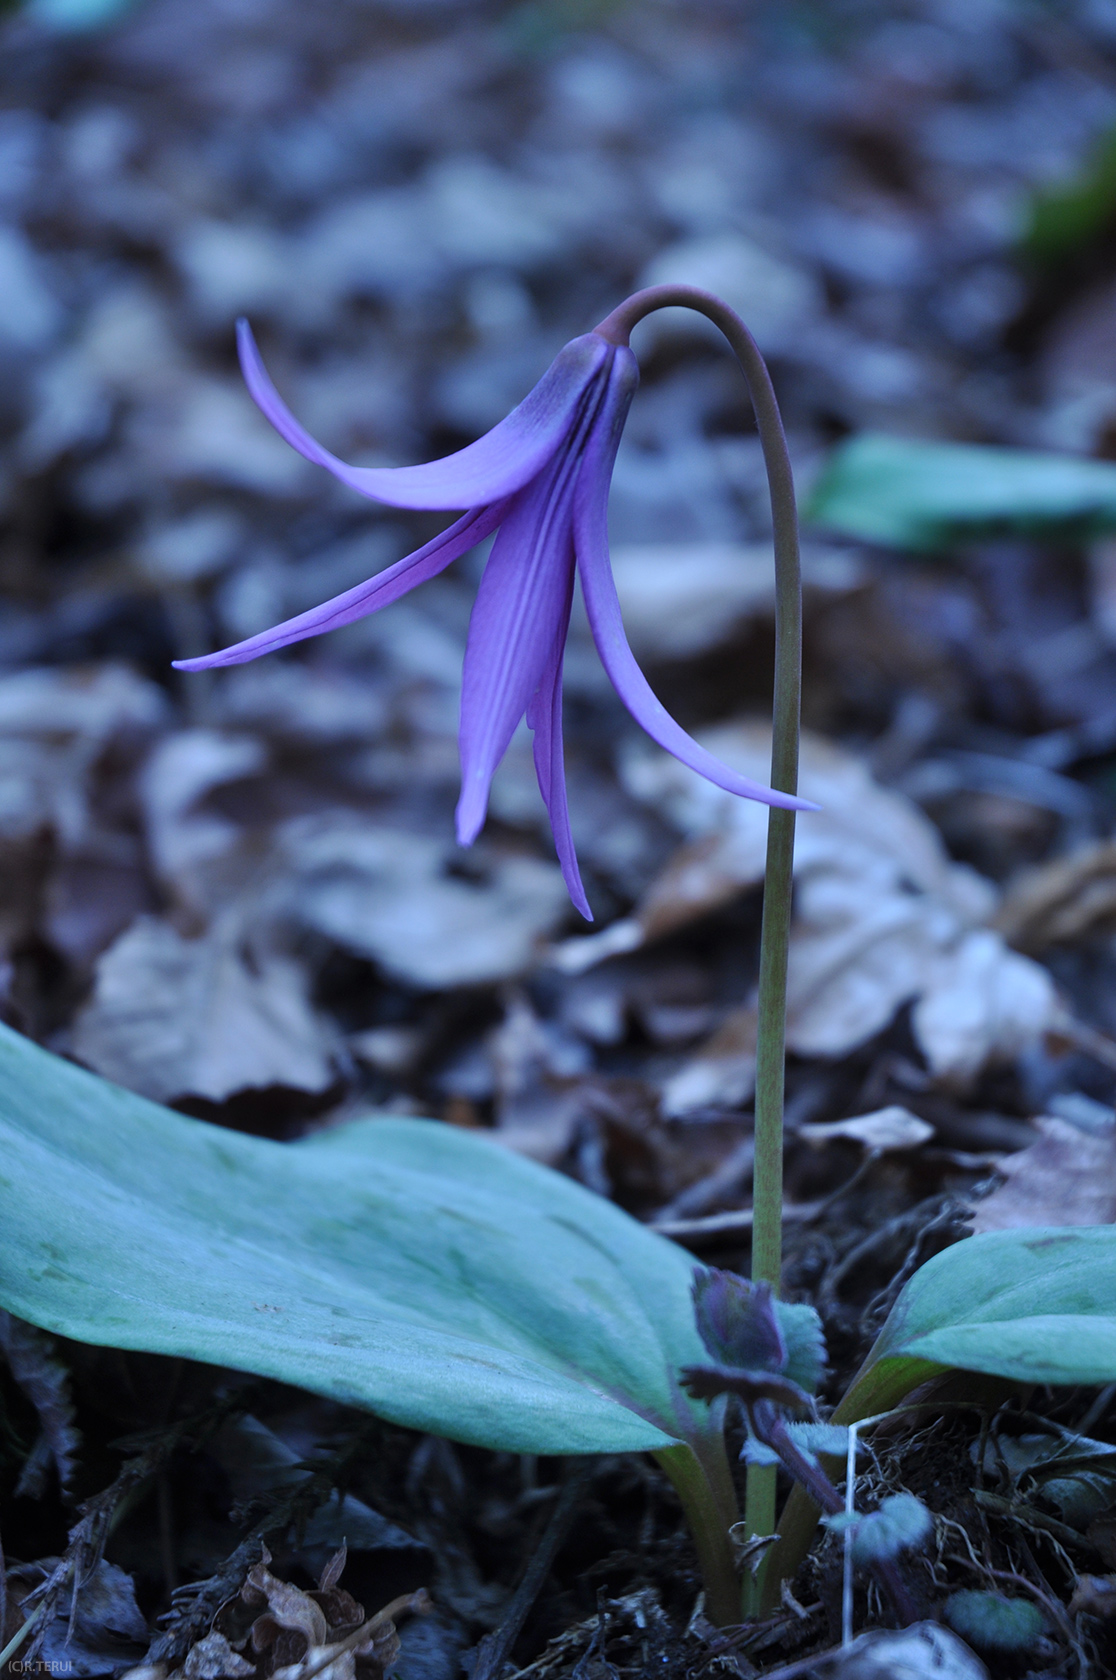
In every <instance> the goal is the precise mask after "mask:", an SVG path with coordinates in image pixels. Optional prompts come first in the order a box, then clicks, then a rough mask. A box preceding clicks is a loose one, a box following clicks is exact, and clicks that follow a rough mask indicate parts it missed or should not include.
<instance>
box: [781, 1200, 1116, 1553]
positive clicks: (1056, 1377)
mask: <svg viewBox="0 0 1116 1680" xmlns="http://www.w3.org/2000/svg"><path fill="white" fill-rule="evenodd" d="M951 1368H952V1369H957V1370H962V1371H975V1372H981V1373H983V1374H984V1375H986V1376H994V1377H1006V1378H1008V1379H1010V1380H1012V1381H1015V1382H1021V1383H1068V1384H1077V1383H1110V1382H1116V1226H1114V1225H1070V1226H1065V1227H1054V1226H1052V1227H1031V1228H1020V1229H1017V1230H1010V1231H985V1232H982V1233H981V1234H980V1235H979V1236H975V1237H966V1238H965V1240H964V1241H962V1242H959V1243H955V1244H954V1245H953V1246H952V1247H951V1248H947V1249H944V1250H943V1251H942V1253H941V1254H936V1255H935V1256H934V1258H933V1259H932V1260H928V1261H927V1262H926V1264H925V1266H920V1267H919V1269H918V1271H917V1272H915V1274H914V1276H913V1277H912V1278H911V1279H910V1280H909V1281H908V1282H907V1283H906V1284H905V1285H904V1287H903V1290H902V1292H901V1294H900V1296H899V1299H898V1300H897V1301H896V1303H895V1305H894V1307H893V1308H892V1310H891V1313H890V1315H889V1317H888V1320H887V1323H886V1324H885V1325H884V1327H883V1329H882V1330H881V1332H880V1335H879V1337H878V1339H877V1341H876V1344H875V1346H874V1347H873V1349H872V1351H871V1353H870V1354H869V1355H868V1358H867V1359H866V1360H865V1363H864V1366H863V1368H862V1370H861V1372H860V1374H859V1376H858V1377H857V1378H856V1380H855V1381H854V1383H853V1385H852V1387H851V1388H850V1389H849V1390H848V1392H847V1393H846V1395H845V1397H844V1399H843V1400H842V1401H841V1403H840V1405H839V1406H838V1407H837V1409H836V1411H835V1412H834V1414H833V1418H832V1421H833V1423H835V1424H849V1423H856V1422H858V1421H859V1420H860V1419H861V1418H866V1417H871V1416H874V1415H875V1414H876V1413H879V1412H884V1411H887V1410H889V1409H890V1408H891V1407H892V1406H895V1405H897V1404H898V1403H899V1402H900V1401H901V1400H902V1399H903V1398H904V1397H905V1396H906V1395H908V1394H909V1393H910V1392H911V1390H912V1389H913V1388H916V1387H917V1386H918V1384H919V1383H921V1382H924V1381H925V1380H926V1379H927V1378H928V1377H932V1376H936V1375H938V1374H939V1373H940V1372H942V1371H945V1370H949V1369H951ZM830 1467H831V1469H832V1471H833V1472H834V1473H835V1474H839V1473H840V1469H841V1466H840V1464H838V1463H837V1462H835V1461H833V1460H831V1461H830ZM816 1525H817V1509H816V1507H815V1506H814V1505H813V1504H812V1503H811V1502H810V1500H809V1499H808V1498H807V1496H806V1495H805V1494H804V1493H803V1491H802V1489H801V1488H796V1489H795V1490H794V1491H793V1492H792V1494H791V1497H790V1499H789V1501H788V1502H787V1507H786V1510H785V1511H784V1513H783V1516H782V1518H781V1520H780V1523H779V1533H780V1541H779V1545H778V1546H777V1547H776V1548H775V1549H774V1551H773V1552H772V1554H771V1557H772V1562H771V1563H770V1565H769V1568H770V1569H771V1570H772V1571H773V1572H774V1573H775V1575H776V1577H778V1576H779V1575H787V1574H793V1573H794V1571H795V1569H797V1567H798V1564H799V1563H800V1562H801V1560H802V1559H803V1558H804V1557H805V1555H806V1552H807V1550H808V1548H809V1545H810V1540H811V1537H812V1535H813V1533H814V1529H815V1527H816Z"/></svg>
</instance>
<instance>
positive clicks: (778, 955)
mask: <svg viewBox="0 0 1116 1680" xmlns="http://www.w3.org/2000/svg"><path fill="white" fill-rule="evenodd" d="M668 305H681V306H683V307H684V308H687V309H696V310H697V311H698V312H699V313H700V314H702V315H705V316H707V317H708V319H709V320H710V321H712V322H713V324H714V325H715V326H717V327H719V328H720V330H721V331H722V332H723V333H724V335H725V337H726V339H727V340H728V342H729V344H730V346H731V347H732V350H733V352H734V353H735V355H736V359H737V361H738V362H739V363H740V366H741V369H742V370H743V373H744V377H745V379H746V380H747V382H748V389H749V391H750V393H751V398H752V407H753V410H754V412H755V416H756V427H757V429H758V431H759V438H760V444H761V447H762V449H763V460H764V466H765V467H766V469H767V482H768V487H769V492H770V496H771V523H772V528H773V533H774V540H775V693H774V705H773V711H772V734H771V786H772V787H773V788H777V789H778V790H779V792H780V793H791V794H793V793H797V792H798V739H799V728H800V718H801V695H802V574H801V565H800V561H799V552H798V515H797V511H796V507H795V497H794V478H793V475H792V473H791V464H790V455H789V453H788V451H787V440H786V434H785V432H784V431H783V422H782V419H781V417H780V414H779V405H778V403H777V402H776V400H775V392H774V389H773V387H772V384H771V375H770V374H769V373H768V371H767V364H766V362H765V361H764V359H763V357H762V355H761V354H760V351H759V346H758V345H757V344H756V341H755V339H754V338H753V337H752V335H751V333H750V332H749V331H748V329H747V327H746V326H745V325H744V323H743V321H742V320H741V319H740V317H739V315H737V314H736V313H735V312H734V311H733V310H732V309H730V308H729V307H728V305H727V304H726V303H723V302H722V301H721V299H720V298H718V297H714V296H713V295H712V294H711V293H709V292H703V291H700V290H699V289H698V288H697V287H696V286H649V287H648V288H647V289H646V290H645V291H642V292H636V293H634V294H633V296H632V297H630V298H628V299H627V300H626V301H625V302H624V303H622V304H621V305H620V306H619V308H618V309H615V310H613V312H612V314H611V315H609V316H607V317H606V319H605V320H603V321H602V322H601V324H600V326H598V327H597V328H596V331H597V333H598V334H599V335H600V336H601V337H602V338H605V339H608V340H609V341H610V342H611V343H614V344H627V342H628V337H629V335H630V333H631V330H632V328H633V327H634V326H635V325H636V323H637V322H638V321H641V320H642V319H643V317H644V316H645V315H648V314H650V313H651V311H652V310H654V309H663V308H665V307H667V306H668ZM794 816H795V814H794V812H793V811H783V810H777V809H775V808H774V807H772V808H770V809H769V812H768V820H767V867H766V873H765V875H764V887H763V924H762V932H761V936H760V975H759V1022H758V1039H757V1047H756V1120H755V1145H756V1157H755V1176H754V1180H753V1185H754V1188H753V1209H754V1212H753V1224H752V1277H753V1278H754V1279H755V1280H756V1281H757V1282H764V1283H769V1284H770V1285H771V1287H772V1289H773V1290H775V1292H776V1293H778V1290H779V1284H780V1279H781V1273H782V1232H783V1223H782V1221H783V1091H784V1070H785V1059H786V1019H787V949H788V945H789V940H790V916H791V891H792V871H793V862H794ZM775 1495H776V1489H775V1469H774V1467H773V1466H769V1465H761V1464H750V1465H749V1466H748V1482H747V1500H746V1505H745V1515H744V1520H745V1524H746V1526H747V1529H748V1532H749V1533H750V1534H772V1533H773V1532H774V1530H775ZM762 1573H763V1569H762V1566H761V1570H760V1571H759V1575H758V1577H757V1583H756V1590H757V1603H758V1591H759V1589H760V1587H761V1586H762Z"/></svg>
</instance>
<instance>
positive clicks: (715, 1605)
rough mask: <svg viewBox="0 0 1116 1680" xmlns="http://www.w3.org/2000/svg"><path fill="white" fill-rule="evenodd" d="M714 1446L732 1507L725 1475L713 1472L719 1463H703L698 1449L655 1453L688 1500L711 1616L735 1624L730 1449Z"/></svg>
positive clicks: (666, 1449) (737, 1616)
mask: <svg viewBox="0 0 1116 1680" xmlns="http://www.w3.org/2000/svg"><path fill="white" fill-rule="evenodd" d="M714 1444H715V1445H716V1447H717V1448H718V1449H719V1452H720V1459H721V1463H722V1465H723V1468H724V1477H723V1480H724V1481H725V1482H726V1483H727V1488H728V1499H729V1501H730V1505H729V1508H728V1510H727V1511H726V1503H725V1489H724V1488H723V1487H718V1486H716V1485H714V1484H715V1482H720V1481H721V1480H722V1478H721V1476H720V1475H718V1474H716V1471H715V1470H714V1475H713V1476H712V1477H711V1476H710V1474H709V1471H710V1469H712V1468H713V1466H711V1465H709V1464H706V1463H703V1462H702V1460H701V1459H699V1458H698V1456H697V1454H696V1453H695V1452H694V1450H693V1448H692V1447H689V1446H686V1445H679V1446H677V1447H664V1448H663V1450H662V1451H661V1452H657V1453H656V1454H655V1457H656V1459H657V1460H658V1462H659V1464H660V1465H661V1466H662V1468H663V1469H664V1470H665V1471H666V1473H667V1475H668V1476H669V1477H670V1480H671V1482H672V1483H673V1485H674V1491H675V1492H676V1493H677V1495H678V1497H679V1499H680V1500H681V1501H682V1509H683V1510H684V1511H685V1513H686V1520H687V1522H688V1523H689V1525H690V1532H691V1533H692V1535H693V1537H694V1545H695V1546H696V1547H697V1555H698V1563H699V1564H700V1566H701V1578H702V1582H703V1584H704V1587H705V1614H706V1615H707V1616H708V1617H709V1620H710V1621H711V1622H712V1623H713V1625H714V1627H729V1626H732V1625H733V1624H735V1623H737V1622H739V1620H740V1587H739V1585H738V1583H737V1579H736V1564H735V1561H734V1559H733V1555H732V1541H731V1540H730V1539H729V1524H730V1523H731V1521H732V1517H733V1515H735V1510H734V1506H735V1498H734V1495H733V1493H732V1482H731V1479H730V1478H729V1474H728V1461H727V1459H726V1458H725V1452H724V1447H723V1446H722V1445H721V1443H720V1442H719V1441H718V1442H716V1443H714ZM703 1456H707V1455H703ZM726 1516H727V1519H728V1520H726Z"/></svg>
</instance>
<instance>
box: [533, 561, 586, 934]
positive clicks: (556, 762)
mask: <svg viewBox="0 0 1116 1680" xmlns="http://www.w3.org/2000/svg"><path fill="white" fill-rule="evenodd" d="M572 602H573V568H572V567H571V569H570V575H569V588H568V590H567V592H566V605H565V611H564V613H563V615H562V622H561V627H560V632H559V636H558V639H557V641H556V642H555V644H554V646H553V648H552V649H551V651H550V655H549V657H548V659H547V662H546V668H545V670H544V671H543V674H542V677H541V679H540V682H539V686H538V688H537V689H536V690H535V692H534V694H533V695H532V696H531V698H530V700H529V701H528V702H527V726H528V728H529V729H533V730H534V732H535V741H534V753H535V774H536V775H537V777H538V779H539V792H540V793H541V794H542V796H543V801H544V803H545V805H546V809H547V813H548V815H549V817H550V828H551V833H552V834H553V835H554V849H555V851H556V852H557V853H558V863H559V865H560V867H561V870H562V879H563V880H564V881H565V883H566V887H567V889H568V891H569V895H570V897H571V899H572V900H573V903H574V908H575V909H576V910H580V911H581V914H582V915H583V916H584V917H585V920H586V921H587V922H591V921H592V920H593V912H592V911H591V910H590V908H589V900H588V899H587V898H586V896H585V888H584V886H583V885H582V881H581V871H580V870H579V868H578V866H577V854H576V852H575V851H574V843H573V834H572V833H571V831H570V811H569V805H568V803H567V800H566V766H565V762H564V758H563V748H562V662H563V655H564V654H565V650H566V632H567V631H568V629H569V627H570V606H571V604H572Z"/></svg>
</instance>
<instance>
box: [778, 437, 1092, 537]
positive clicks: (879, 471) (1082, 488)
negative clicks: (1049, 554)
mask: <svg viewBox="0 0 1116 1680" xmlns="http://www.w3.org/2000/svg"><path fill="white" fill-rule="evenodd" d="M807 513H808V516H809V518H810V519H812V520H813V521H814V522H815V523H817V524H819V525H826V526H828V527H829V528H830V529H831V530H835V531H844V532H846V533H847V534H848V535H849V536H852V537H860V538H862V539H863V540H864V541H867V542H874V543H882V544H885V545H887V546H889V547H892V548H907V549H914V550H919V551H924V552H925V551H931V552H932V551H933V550H935V549H943V548H948V547H949V546H950V545H951V544H952V543H955V542H958V541H961V540H963V539H965V538H967V537H978V536H982V535H988V534H994V533H996V532H1006V531H1019V532H1026V533H1037V534H1052V535H1053V534H1081V535H1089V534H1093V533H1096V532H1098V531H1108V530H1112V529H1114V528H1116V464H1113V463H1112V462H1109V461H1092V460H1086V459H1083V458H1082V457H1081V456H1077V455H1055V454H1044V453H1040V452H1039V451H1037V450H1034V451H1031V450H1023V449H995V448H991V447H990V446H987V445H985V444H977V443H933V442H920V441H919V440H917V439H913V438H896V437H883V436H877V435H876V434H874V433H870V432H869V433H865V434H864V435H863V436H861V437H856V438H853V439H852V440H851V441H850V442H848V443H845V444H843V445H841V447H840V448H839V449H837V450H836V451H835V453H834V454H833V456H832V457H831V458H830V461H829V464H828V466H827V467H826V469H825V471H824V472H823V474H822V476H821V478H820V479H819V481H818V483H817V484H816V485H815V487H814V491H813V494H812V496H811V497H810V501H809V505H808V509H807Z"/></svg>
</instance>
